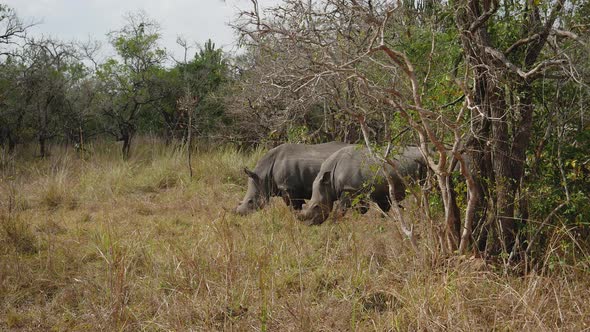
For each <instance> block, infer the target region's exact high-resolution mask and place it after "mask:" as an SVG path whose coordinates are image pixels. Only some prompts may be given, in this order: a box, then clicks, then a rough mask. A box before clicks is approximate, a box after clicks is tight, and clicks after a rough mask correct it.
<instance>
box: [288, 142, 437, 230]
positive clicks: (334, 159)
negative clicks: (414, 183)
mask: <svg viewBox="0 0 590 332" xmlns="http://www.w3.org/2000/svg"><path fill="white" fill-rule="evenodd" d="M393 160H394V164H395V166H396V167H395V169H394V168H393V167H391V166H390V165H385V166H384V165H383V163H382V162H379V161H377V160H375V159H374V158H372V157H371V156H370V154H369V151H368V150H367V148H365V147H360V146H349V147H345V148H342V149H340V150H338V151H337V152H335V153H334V154H333V155H331V156H330V157H329V158H328V159H326V161H325V162H324V163H323V164H322V167H321V168H320V171H319V173H318V175H317V177H316V178H315V180H314V182H313V193H312V197H311V200H310V201H309V203H308V204H307V205H306V207H305V209H304V210H303V211H302V212H301V213H300V214H299V218H300V219H302V220H306V221H308V222H309V223H310V224H321V223H322V222H324V221H325V220H326V218H327V217H328V215H329V214H330V212H331V211H332V208H333V206H334V202H335V201H336V200H340V204H339V207H340V208H341V209H342V210H343V211H342V212H345V211H346V209H347V208H348V207H350V205H351V201H352V200H353V199H354V198H355V197H358V196H359V195H363V194H364V195H368V197H369V198H370V199H371V200H373V201H374V202H376V203H377V204H378V205H379V207H380V208H381V209H382V210H384V211H389V209H390V207H391V201H390V199H389V185H388V182H387V179H386V178H385V173H384V172H387V174H389V175H390V176H391V178H392V179H393V183H394V189H395V191H394V192H395V199H396V200H397V201H401V200H403V199H404V197H405V189H406V187H405V185H404V183H405V182H406V180H417V179H420V178H423V177H424V175H425V172H426V163H425V160H424V157H423V155H422V153H421V152H420V149H419V148H417V147H407V148H404V149H402V150H401V151H400V153H399V154H397V155H396V156H394V157H393ZM402 178H403V180H402ZM361 204H362V203H361ZM360 210H361V212H364V211H366V205H365V206H363V205H361V207H360Z"/></svg>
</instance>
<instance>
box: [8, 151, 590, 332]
mask: <svg viewBox="0 0 590 332" xmlns="http://www.w3.org/2000/svg"><path fill="white" fill-rule="evenodd" d="M145 146H146V148H144V149H142V150H140V151H135V157H133V159H132V160H129V161H123V160H121V159H120V158H118V157H117V156H116V153H113V151H115V147H112V148H109V147H107V146H100V147H96V148H95V149H94V150H95V151H96V152H95V154H94V155H93V156H91V157H90V158H88V159H87V160H81V159H79V158H77V157H76V156H75V155H72V154H70V153H66V152H63V151H62V152H54V156H55V157H52V158H49V159H48V160H44V161H41V160H29V161H18V162H17V161H7V162H6V165H3V168H2V170H3V171H2V173H1V175H2V179H1V180H2V182H0V198H1V201H0V204H1V205H0V330H17V331H18V330H23V331H38V330H54V331H63V330H74V331H81V330H84V331H86V330H108V331H116V330H119V331H134V330H150V331H152V330H154V331H155V330H158V331H159V330H164V331H170V330H173V331H186V330H194V331H209V330H236V331H242V330H266V331H344V330H361V331H373V330H375V331H387V330H391V331H407V330H426V331H436V330H441V331H442V330H444V331H447V330H454V331H461V330H464V331H474V330H494V329H495V330H502V331H503V330H509V331H510V330H514V331H517V330H518V331H520V330H530V331H532V330H534V331H543V330H560V329H562V330H583V329H588V328H589V326H590V318H589V317H590V316H589V315H588V313H589V312H590V300H589V299H590V287H589V281H588V278H587V272H586V271H581V272H580V271H577V272H575V273H574V272H571V273H570V272H568V271H570V270H573V269H567V268H564V269H560V270H559V271H556V272H552V273H551V274H548V275H535V274H530V275H528V276H526V277H522V276H513V275H510V274H508V275H506V274H504V273H502V269H501V268H500V267H494V266H490V265H486V264H485V263H484V262H482V261H481V260H478V259H474V258H464V257H453V258H444V257H441V256H439V255H438V254H437V252H436V250H434V249H432V248H431V246H429V243H431V238H432V237H433V234H431V233H432V232H430V231H429V230H428V227H424V226H427V225H421V226H422V227H421V229H420V235H421V239H420V243H419V244H420V247H419V250H418V252H417V253H415V252H414V251H413V250H412V248H411V246H410V245H409V243H407V241H405V240H404V239H403V238H402V237H401V236H400V234H399V233H398V231H397V230H396V229H397V228H396V227H394V226H393V225H392V224H391V222H389V221H387V220H385V219H382V218H380V217H379V216H378V215H377V214H376V213H374V212H370V213H368V214H367V215H365V216H362V217H360V216H355V215H353V214H349V215H348V216H347V217H346V218H344V219H343V220H340V221H338V222H333V221H330V222H327V223H325V224H324V225H322V226H319V227H308V226H304V225H301V224H300V223H299V222H298V221H297V220H296V219H295V218H293V215H292V214H291V213H290V211H289V210H288V208H287V207H285V206H284V204H283V203H282V202H281V201H279V200H273V202H272V204H271V205H270V206H269V207H268V208H267V209H265V210H263V211H260V212H258V213H255V214H253V215H251V216H248V217H240V216H235V215H233V214H231V213H229V212H227V211H230V210H232V209H233V208H234V207H235V205H236V202H237V201H238V200H239V199H240V198H241V196H242V195H243V193H244V191H245V183H246V179H245V177H244V176H243V175H242V171H241V169H242V167H244V166H249V167H252V166H254V164H255V161H256V160H257V158H258V157H259V156H260V154H261V153H262V152H261V151H257V152H256V153H254V154H251V155H244V154H240V153H237V152H236V151H234V150H232V149H230V148H227V149H218V150H215V151H206V150H203V151H199V152H197V153H196V155H195V156H194V159H193V170H194V172H195V176H194V177H193V178H192V179H191V178H189V176H188V171H187V166H186V159H185V156H184V154H183V153H181V152H179V151H178V150H173V149H170V148H166V147H163V146H162V145H160V144H156V143H151V144H145ZM109 149H112V151H109ZM408 214H409V215H411V212H408ZM418 223H420V222H419V221H418Z"/></svg>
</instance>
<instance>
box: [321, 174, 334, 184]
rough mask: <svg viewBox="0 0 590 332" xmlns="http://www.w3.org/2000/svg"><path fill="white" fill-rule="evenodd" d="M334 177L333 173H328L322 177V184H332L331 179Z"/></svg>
mask: <svg viewBox="0 0 590 332" xmlns="http://www.w3.org/2000/svg"><path fill="white" fill-rule="evenodd" d="M331 177H332V172H326V173H324V174H323V175H322V180H321V183H323V184H326V183H329V182H330V178H331Z"/></svg>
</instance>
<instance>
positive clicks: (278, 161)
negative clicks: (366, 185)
mask: <svg viewBox="0 0 590 332" xmlns="http://www.w3.org/2000/svg"><path fill="white" fill-rule="evenodd" d="M346 146H350V144H346V143H341V142H329V143H322V144H313V145H308V144H282V145H279V146H277V147H275V148H273V149H271V150H270V151H268V152H267V153H266V154H265V155H264V156H263V157H262V158H260V160H259V161H258V163H257V164H256V167H255V168H254V170H252V171H251V170H248V169H247V168H244V172H245V173H246V175H248V190H247V191H246V195H245V196H244V199H243V200H242V201H241V202H240V204H239V205H238V207H237V208H236V213H238V214H241V215H246V214H249V213H251V212H254V211H256V210H258V209H261V208H263V207H264V206H265V205H266V204H267V203H268V201H269V199H270V197H272V196H281V197H282V198H283V200H284V201H285V203H286V204H287V206H289V205H290V206H291V207H292V208H293V209H295V210H301V208H302V206H303V203H304V202H305V201H304V200H305V199H309V198H310V197H311V188H312V183H313V180H314V179H315V177H316V175H317V173H318V172H319V170H320V167H321V166H322V163H323V162H324V160H326V158H328V157H329V156H330V155H332V153H334V152H336V151H338V150H340V149H341V148H343V147H346Z"/></svg>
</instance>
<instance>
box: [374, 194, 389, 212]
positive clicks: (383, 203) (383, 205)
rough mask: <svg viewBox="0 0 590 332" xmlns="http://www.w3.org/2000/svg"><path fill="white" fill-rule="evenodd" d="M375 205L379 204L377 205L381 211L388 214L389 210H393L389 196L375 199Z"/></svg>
mask: <svg viewBox="0 0 590 332" xmlns="http://www.w3.org/2000/svg"><path fill="white" fill-rule="evenodd" d="M375 203H377V205H378V206H379V208H380V209H381V210H383V212H387V211H389V209H391V201H390V200H389V197H387V196H384V197H379V198H377V199H375Z"/></svg>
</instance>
